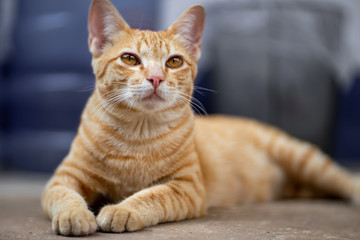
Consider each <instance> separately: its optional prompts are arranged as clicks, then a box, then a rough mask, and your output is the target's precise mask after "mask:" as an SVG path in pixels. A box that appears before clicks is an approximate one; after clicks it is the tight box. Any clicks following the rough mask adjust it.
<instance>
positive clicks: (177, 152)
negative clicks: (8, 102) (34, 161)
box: [42, 0, 360, 235]
mask: <svg viewBox="0 0 360 240" xmlns="http://www.w3.org/2000/svg"><path fill="white" fill-rule="evenodd" d="M101 21H104V22H101ZM203 23H204V10H203V8H202V7H201V6H194V7H192V8H190V9H189V10H187V11H186V12H185V13H184V14H183V15H182V16H181V17H180V18H179V19H178V20H177V21H176V22H175V23H174V24H173V25H172V26H171V27H170V28H169V29H168V30H167V31H164V32H151V31H140V30H136V29H131V28H130V27H129V26H128V25H127V24H126V23H125V22H124V20H123V19H122V18H121V16H120V15H119V14H118V13H117V11H116V10H115V9H114V7H113V6H112V5H111V3H110V2H109V1H107V0H93V3H92V7H91V10H90V19H89V31H90V38H89V45H90V51H91V52H92V54H93V61H92V65H93V69H94V73H95V75H96V88H95V90H94V92H93V94H92V96H91V97H90V99H89V101H88V103H87V105H86V107H85V109H84V111H83V114H82V117H81V124H80V126H79V129H78V134H77V136H76V138H75V139H74V141H73V144H72V146H71V149H70V152H69V154H68V155H67V157H66V158H65V159H64V160H63V162H62V163H61V165H60V166H59V167H58V168H57V170H56V172H55V173H54V175H53V177H52V178H51V179H50V181H49V182H48V184H47V186H46V189H45V191H44V193H43V196H42V207H43V209H44V212H45V213H46V214H47V216H48V217H49V218H50V219H52V228H53V230H54V232H56V233H57V234H62V235H89V234H92V233H94V232H95V231H96V230H97V229H98V228H99V229H100V230H102V231H106V232H123V231H135V230H138V229H141V228H144V227H146V226H151V225H155V224H157V223H160V222H169V221H178V220H183V219H188V218H193V217H198V216H201V215H203V214H205V212H206V209H207V208H208V207H212V206H226V205H231V204H234V203H244V202H260V201H269V200H273V199H277V198H280V197H289V196H313V195H314V193H320V192H321V193H328V194H333V195H336V196H339V197H344V198H348V199H354V200H357V201H359V197H360V188H359V187H357V185H356V181H355V179H354V177H353V176H352V175H350V174H349V173H348V172H346V171H345V170H343V169H341V168H340V167H338V166H337V165H336V164H334V163H333V162H332V161H331V159H329V157H327V156H326V155H324V154H323V153H321V152H320V151H319V149H317V148H316V147H315V146H312V145H310V144H308V143H305V142H301V141H300V140H297V139H294V138H292V137H290V136H288V135H286V134H285V133H283V132H281V131H280V130H278V129H275V128H273V127H270V126H266V125H263V124H261V123H258V122H256V121H253V120H249V119H241V118H230V117H224V116H213V117H196V116H195V115H194V113H193V111H192V109H191V106H190V101H191V94H192V91H193V81H194V79H195V76H196V72H197V67H196V62H197V60H198V58H199V57H200V41H201V35H202V30H203ZM123 53H131V54H134V55H135V56H137V57H138V58H139V59H140V60H141V63H140V64H138V65H135V66H128V65H126V64H125V63H124V62H122V61H121V58H120V56H121V54H123ZM174 55H176V56H180V57H181V58H182V59H183V62H184V63H183V65H181V66H180V67H179V68H176V69H170V68H167V67H166V64H165V63H166V61H167V59H169V57H171V56H174ZM159 76H160V77H161V78H163V80H164V81H162V82H160V83H159V86H158V87H157V88H156V87H155V85H154V86H153V85H152V84H151V81H149V80H146V79H149V78H155V77H159ZM99 196H101V197H102V198H103V199H107V200H106V201H107V202H105V203H106V204H110V205H105V206H103V208H102V209H101V210H100V212H99V214H98V215H97V217H96V218H95V215H94V214H93V212H92V211H90V210H89V208H90V209H92V207H93V206H94V205H96V204H97V202H98V199H99ZM103 203H104V202H103Z"/></svg>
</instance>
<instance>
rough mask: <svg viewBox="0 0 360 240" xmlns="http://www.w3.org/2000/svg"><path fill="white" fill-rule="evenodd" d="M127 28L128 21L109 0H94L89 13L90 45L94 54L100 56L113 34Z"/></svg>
mask: <svg viewBox="0 0 360 240" xmlns="http://www.w3.org/2000/svg"><path fill="white" fill-rule="evenodd" d="M125 28H128V25H127V23H126V22H125V21H124V20H123V19H122V17H121V16H120V14H119V13H118V11H117V10H116V9H115V8H114V6H113V5H112V4H111V3H110V2H109V1H108V0H93V1H92V3H91V7H90V13H89V47H90V52H91V53H92V54H93V55H94V56H100V55H101V54H102V50H103V47H104V45H105V44H106V43H108V42H110V41H111V37H112V36H113V34H115V33H116V32H119V31H121V30H123V29H125Z"/></svg>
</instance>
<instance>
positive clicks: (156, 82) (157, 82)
mask: <svg viewBox="0 0 360 240" xmlns="http://www.w3.org/2000/svg"><path fill="white" fill-rule="evenodd" d="M146 80H148V81H149V82H150V83H151V84H152V85H153V86H154V89H157V88H158V87H159V85H160V83H162V82H163V81H165V80H164V79H163V77H159V76H153V77H150V78H147V79H146Z"/></svg>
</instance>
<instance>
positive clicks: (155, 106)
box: [140, 94, 169, 112]
mask: <svg viewBox="0 0 360 240" xmlns="http://www.w3.org/2000/svg"><path fill="white" fill-rule="evenodd" d="M140 105H141V108H142V109H143V110H145V111H151V112H153V111H159V110H162V109H164V108H166V107H168V105H169V103H168V101H167V100H166V99H165V98H164V97H161V96H159V95H158V94H151V95H149V96H146V97H143V98H142V99H141V101H140Z"/></svg>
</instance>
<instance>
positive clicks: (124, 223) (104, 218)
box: [96, 205, 146, 232]
mask: <svg viewBox="0 0 360 240" xmlns="http://www.w3.org/2000/svg"><path fill="white" fill-rule="evenodd" d="M96 221H97V223H98V226H99V227H100V229H101V230H102V231H104V232H124V231H129V232H132V231H136V230H139V229H142V228H144V227H145V225H146V224H145V223H144V221H143V219H142V217H141V216H140V214H138V213H137V212H136V211H134V210H132V209H130V208H125V207H121V206H119V205H114V206H105V207H103V208H102V209H101V211H100V213H99V215H98V216H97V217H96Z"/></svg>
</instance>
